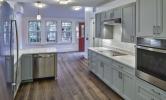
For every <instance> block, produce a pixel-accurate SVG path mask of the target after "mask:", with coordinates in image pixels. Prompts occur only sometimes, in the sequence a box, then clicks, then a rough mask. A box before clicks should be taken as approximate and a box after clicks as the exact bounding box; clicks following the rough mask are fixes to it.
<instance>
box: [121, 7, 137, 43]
mask: <svg viewBox="0 0 166 100" xmlns="http://www.w3.org/2000/svg"><path fill="white" fill-rule="evenodd" d="M135 12H136V11H135V4H132V5H129V6H126V7H124V8H123V14H122V41H123V42H129V43H133V42H134V41H135V35H136V31H135V29H136V25H135V19H136V18H135V17H136V16H135Z"/></svg>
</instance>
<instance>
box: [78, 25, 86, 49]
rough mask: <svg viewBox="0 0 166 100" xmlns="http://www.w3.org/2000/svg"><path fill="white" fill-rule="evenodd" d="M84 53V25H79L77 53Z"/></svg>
mask: <svg viewBox="0 0 166 100" xmlns="http://www.w3.org/2000/svg"><path fill="white" fill-rule="evenodd" d="M84 51H85V23H84V22H81V23H79V52H84Z"/></svg>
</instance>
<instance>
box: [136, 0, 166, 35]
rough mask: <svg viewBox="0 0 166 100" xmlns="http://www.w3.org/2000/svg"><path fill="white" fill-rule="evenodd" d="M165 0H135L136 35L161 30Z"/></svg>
mask: <svg viewBox="0 0 166 100" xmlns="http://www.w3.org/2000/svg"><path fill="white" fill-rule="evenodd" d="M163 1H165V0H137V1H136V2H137V36H152V35H156V34H160V33H162V32H163V24H162V23H163V12H162V11H163V10H164V9H163V7H162V2H163Z"/></svg>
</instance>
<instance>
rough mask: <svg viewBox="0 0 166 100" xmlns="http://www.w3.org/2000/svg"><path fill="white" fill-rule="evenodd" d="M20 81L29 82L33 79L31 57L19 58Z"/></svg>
mask: <svg viewBox="0 0 166 100" xmlns="http://www.w3.org/2000/svg"><path fill="white" fill-rule="evenodd" d="M21 73H22V74H21V79H22V81H29V80H32V79H33V57H32V55H23V56H22V57H21Z"/></svg>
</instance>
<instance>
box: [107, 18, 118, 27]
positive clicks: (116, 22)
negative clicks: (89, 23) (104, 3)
mask: <svg viewBox="0 0 166 100" xmlns="http://www.w3.org/2000/svg"><path fill="white" fill-rule="evenodd" d="M104 24H105V25H111V26H114V25H120V24H121V18H115V19H109V20H104Z"/></svg>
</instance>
